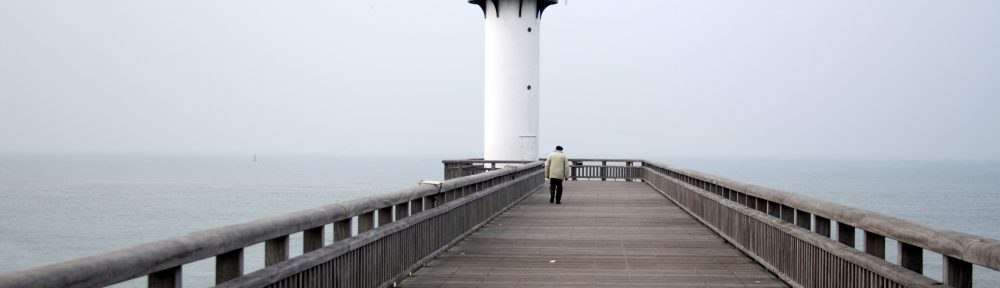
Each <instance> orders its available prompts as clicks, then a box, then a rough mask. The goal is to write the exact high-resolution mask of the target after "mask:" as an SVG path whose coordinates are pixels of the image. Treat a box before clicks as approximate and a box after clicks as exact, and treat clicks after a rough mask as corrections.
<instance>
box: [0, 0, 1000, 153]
mask: <svg viewBox="0 0 1000 288" xmlns="http://www.w3.org/2000/svg"><path fill="white" fill-rule="evenodd" d="M466 2H467V1H458V0H456V1H444V0H430V1H388V0H377V1H228V0H227V1H188V0H172V1H134V0H115V1H112V0H94V1H66V0H63V1H0V153H181V154H202V153H211V154H216V153H221V154H248V155H249V154H334V155H432V156H440V157H449V158H467V157H481V156H482V149H483V147H482V146H483V135H482V134H483V119H482V116H481V115H482V111H483V107H482V105H483V77H484V76H483V70H484V67H483V50H484V47H483V39H484V36H483V25H484V24H483V19H482V17H483V13H482V11H481V10H480V8H479V7H477V6H475V5H470V4H468V3H466ZM561 2H563V3H560V4H559V5H555V6H551V7H549V8H548V9H546V10H545V14H544V16H543V19H542V26H541V27H540V29H538V30H539V32H540V33H542V34H541V83H540V85H538V86H539V87H538V89H541V90H540V94H541V130H540V135H539V143H540V144H539V146H540V147H541V148H540V150H541V151H539V152H540V155H546V154H547V153H548V151H550V150H551V149H552V147H554V146H555V145H562V146H564V147H566V151H567V153H568V155H570V156H571V157H634V158H656V157H680V158H790V159H800V158H835V159H987V160H997V159H1000V148H998V147H1000V111H998V110H1000V52H998V51H1000V1H961V0H960V1H927V0H886V1H819V2H817V1H805V2H803V1H770V0H761V1H582V0H574V1H569V3H566V2H567V1H566V0H563V1H561Z"/></svg>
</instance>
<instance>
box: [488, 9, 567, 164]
mask: <svg viewBox="0 0 1000 288" xmlns="http://www.w3.org/2000/svg"><path fill="white" fill-rule="evenodd" d="M469 3H472V4H476V5H479V7H480V8H482V9H483V15H484V16H485V17H486V78H485V81H484V84H485V85H484V86H485V92H486V93H485V94H486V97H485V101H483V102H484V106H485V109H484V112H483V116H484V117H485V121H484V129H483V130H484V132H485V133H484V134H485V137H484V139H483V140H484V141H483V142H484V146H485V147H484V150H483V158H484V159H486V160H537V159H538V105H539V102H538V91H539V90H540V88H541V87H540V86H541V85H540V84H539V83H538V74H539V72H538V50H539V44H538V39H539V33H541V30H542V29H541V27H540V25H539V23H540V21H541V19H542V12H543V11H545V7H548V6H549V5H552V4H556V3H557V0H469Z"/></svg>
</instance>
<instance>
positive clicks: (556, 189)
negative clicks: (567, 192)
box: [549, 178, 563, 203]
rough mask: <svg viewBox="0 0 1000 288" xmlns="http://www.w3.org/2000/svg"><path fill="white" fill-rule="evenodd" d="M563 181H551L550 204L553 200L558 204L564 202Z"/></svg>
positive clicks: (552, 179) (554, 179)
mask: <svg viewBox="0 0 1000 288" xmlns="http://www.w3.org/2000/svg"><path fill="white" fill-rule="evenodd" d="M562 181H563V179H556V178H551V179H549V196H550V197H549V203H552V200H555V201H556V203H560V202H562Z"/></svg>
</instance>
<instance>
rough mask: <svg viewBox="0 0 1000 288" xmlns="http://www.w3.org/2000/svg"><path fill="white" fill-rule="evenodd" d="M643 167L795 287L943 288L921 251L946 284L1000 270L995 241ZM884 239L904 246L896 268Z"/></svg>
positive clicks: (967, 283) (968, 283)
mask: <svg viewBox="0 0 1000 288" xmlns="http://www.w3.org/2000/svg"><path fill="white" fill-rule="evenodd" d="M643 167H645V171H644V174H645V175H644V177H643V179H645V180H646V181H648V182H649V183H650V185H651V186H653V187H654V188H656V189H657V190H659V191H660V192H661V193H663V194H664V195H666V196H667V197H668V198H670V199H671V200H673V201H674V202H676V203H677V204H678V205H680V206H681V207H683V208H684V209H685V210H687V211H688V212H689V213H690V214H691V215H693V216H695V217H696V218H698V219H699V220H700V221H701V222H703V223H704V224H706V225H707V226H709V227H710V228H711V229H713V230H715V231H716V232H718V233H719V234H720V235H721V236H722V237H724V238H725V239H726V240H728V241H730V242H731V243H732V244H733V245H734V246H736V247H737V248H739V249H741V250H743V251H744V252H745V253H747V254H748V255H750V256H751V257H753V258H755V259H756V260H758V262H760V263H761V264H762V265H764V266H765V267H766V268H767V269H768V270H771V271H772V272H774V273H775V274H777V275H779V276H780V277H781V278H783V279H784V280H785V281H787V282H788V283H791V284H794V285H795V286H800V287H941V286H940V285H941V284H942V283H939V282H938V281H936V280H933V279H930V278H927V277H925V276H924V275H922V274H921V273H922V272H923V266H924V264H923V263H924V261H923V254H924V253H923V252H924V250H929V251H933V252H936V253H939V254H941V255H942V257H943V258H944V259H943V263H944V265H943V271H942V275H943V279H944V283H943V284H945V285H948V286H952V287H963V288H964V287H972V265H979V266H982V267H986V268H989V269H993V270H1000V241H998V240H994V239H988V238H983V237H979V236H975V235H970V234H966V233H961V232H955V231H949V230H941V229H937V228H933V227H929V226H926V225H923V224H919V223H915V222H911V221H907V220H903V219H899V218H895V217H892V216H887V215H883V214H881V213H877V212H873V211H868V210H864V209H858V208H853V207H847V206H843V205H839V204H836V203H831V202H826V201H822V200H819V199H814V198H810V197H806V196H802V195H797V194H792V193H787V192H782V191H778V190H774V189H769V188H764V187H760V186H754V185H750V184H746V183H741V182H737V181H733V180H729V179H726V178H722V177H718V176H713V175H709V174H704V173H700V172H697V171H692V170H685V169H680V168H676V167H671V166H667V165H662V164H658V163H652V162H648V161H645V162H643ZM834 224H835V225H834ZM831 229H836V231H837V233H836V235H837V237H836V238H837V239H836V240H833V239H832V238H831V235H832V234H833V233H831ZM858 231H860V233H863V236H864V237H863V239H864V246H863V249H864V250H863V251H861V250H859V248H858V245H856V244H857V243H855V236H856V233H858ZM886 239H894V240H896V241H898V243H899V244H898V246H897V249H898V253H897V255H898V256H897V257H898V261H897V262H898V263H899V264H898V265H897V264H893V263H890V262H888V261H885V246H886V245H885V244H886Z"/></svg>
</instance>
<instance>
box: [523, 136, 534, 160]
mask: <svg viewBox="0 0 1000 288" xmlns="http://www.w3.org/2000/svg"><path fill="white" fill-rule="evenodd" d="M521 160H527V161H536V160H538V137H537V136H521Z"/></svg>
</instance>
